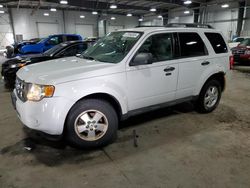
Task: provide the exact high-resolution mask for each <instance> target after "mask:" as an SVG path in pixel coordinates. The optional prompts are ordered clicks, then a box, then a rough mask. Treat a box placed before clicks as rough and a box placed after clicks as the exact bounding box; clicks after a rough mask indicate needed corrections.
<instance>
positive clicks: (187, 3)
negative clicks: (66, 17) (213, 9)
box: [184, 0, 192, 5]
mask: <svg viewBox="0 0 250 188" xmlns="http://www.w3.org/2000/svg"><path fill="white" fill-rule="evenodd" d="M191 3H192V1H189V0H187V1H184V4H185V5H190V4H191Z"/></svg>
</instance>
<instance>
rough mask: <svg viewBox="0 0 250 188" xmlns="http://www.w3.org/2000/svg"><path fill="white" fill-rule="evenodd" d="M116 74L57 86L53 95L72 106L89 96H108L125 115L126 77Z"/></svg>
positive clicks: (126, 110) (122, 74)
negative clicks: (114, 100)
mask: <svg viewBox="0 0 250 188" xmlns="http://www.w3.org/2000/svg"><path fill="white" fill-rule="evenodd" d="M118 74H119V75H117V74H115V75H116V76H114V75H108V76H105V77H101V78H92V79H84V80H80V81H73V82H68V83H62V84H58V85H57V86H56V90H55V94H54V95H55V97H64V98H66V99H68V100H70V101H71V103H72V104H71V106H73V105H74V104H75V103H76V102H77V101H79V100H81V99H82V98H84V97H87V96H89V95H91V94H108V95H110V96H112V97H113V98H114V99H116V101H117V102H118V103H119V105H120V107H121V110H122V114H126V113H127V112H128V108H127V97H126V93H125V91H126V82H125V78H126V77H125V75H124V73H118Z"/></svg>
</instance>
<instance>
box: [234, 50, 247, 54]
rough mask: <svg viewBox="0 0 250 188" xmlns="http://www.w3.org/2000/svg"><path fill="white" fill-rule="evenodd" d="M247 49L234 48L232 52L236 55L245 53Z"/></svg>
mask: <svg viewBox="0 0 250 188" xmlns="http://www.w3.org/2000/svg"><path fill="white" fill-rule="evenodd" d="M245 52H246V50H233V51H232V53H233V54H234V55H243V54H245Z"/></svg>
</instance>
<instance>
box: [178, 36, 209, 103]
mask: <svg viewBox="0 0 250 188" xmlns="http://www.w3.org/2000/svg"><path fill="white" fill-rule="evenodd" d="M178 36H179V37H178V38H179V44H180V54H179V77H178V85H177V93H176V99H181V98H185V97H189V96H192V95H193V93H194V90H195V88H196V86H197V84H198V83H199V81H200V78H201V76H202V74H203V72H204V71H205V70H206V69H207V68H208V67H209V66H211V64H210V62H209V56H208V50H207V48H206V45H205V42H204V41H203V39H202V38H201V36H200V35H199V34H198V33H197V32H179V33H178Z"/></svg>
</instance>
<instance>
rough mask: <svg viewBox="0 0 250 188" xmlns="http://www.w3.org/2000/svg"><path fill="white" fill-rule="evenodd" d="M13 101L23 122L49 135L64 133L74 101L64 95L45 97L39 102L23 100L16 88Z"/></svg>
mask: <svg viewBox="0 0 250 188" xmlns="http://www.w3.org/2000/svg"><path fill="white" fill-rule="evenodd" d="M11 98H12V103H13V106H14V108H15V109H16V111H17V115H18V117H19V119H20V120H21V122H22V123H23V124H24V125H25V126H27V127H29V128H30V129H34V130H37V131H41V132H44V133H46V134H49V135H62V133H63V129H64V123H65V119H66V116H67V114H68V111H69V110H70V108H71V105H72V102H71V101H69V100H67V99H65V98H63V97H52V98H44V99H42V100H41V101H39V102H33V101H26V102H22V101H21V100H20V99H19V98H18V97H17V95H16V91H15V90H14V91H13V93H12V96H11Z"/></svg>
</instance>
